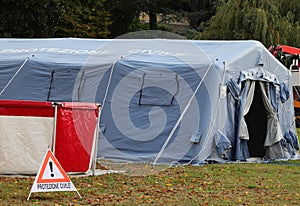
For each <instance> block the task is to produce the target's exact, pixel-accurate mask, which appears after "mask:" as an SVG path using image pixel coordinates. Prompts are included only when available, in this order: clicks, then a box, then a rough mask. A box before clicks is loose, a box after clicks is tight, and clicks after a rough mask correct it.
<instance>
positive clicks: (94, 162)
mask: <svg viewBox="0 0 300 206" xmlns="http://www.w3.org/2000/svg"><path fill="white" fill-rule="evenodd" d="M100 111H101V105H100V104H99V105H98V117H97V124H96V128H95V132H96V134H95V135H94V138H95V139H94V143H95V145H94V151H93V165H92V175H93V176H95V171H96V166H97V148H98V138H99V126H100Z"/></svg>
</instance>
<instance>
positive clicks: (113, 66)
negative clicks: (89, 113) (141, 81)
mask: <svg viewBox="0 0 300 206" xmlns="http://www.w3.org/2000/svg"><path fill="white" fill-rule="evenodd" d="M116 62H117V60H116V61H115V62H114V63H113V65H112V68H111V71H110V75H109V79H108V83H107V87H106V90H105V95H104V98H103V102H102V105H99V111H98V120H97V125H96V126H97V128H96V132H97V134H96V137H95V138H96V140H95V145H94V146H95V147H94V157H93V158H94V160H93V168H92V175H95V169H96V164H97V150H98V138H99V127H100V118H101V113H102V108H103V107H104V104H105V101H106V98H107V95H108V89H109V86H110V84H111V78H112V74H113V70H114V68H115V64H116Z"/></svg>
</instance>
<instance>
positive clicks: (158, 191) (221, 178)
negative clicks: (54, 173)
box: [0, 161, 300, 205]
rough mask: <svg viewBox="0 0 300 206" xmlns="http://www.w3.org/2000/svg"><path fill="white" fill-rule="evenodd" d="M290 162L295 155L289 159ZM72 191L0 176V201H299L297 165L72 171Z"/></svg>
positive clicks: (231, 202)
mask: <svg viewBox="0 0 300 206" xmlns="http://www.w3.org/2000/svg"><path fill="white" fill-rule="evenodd" d="M294 163H295V165H297V164H299V165H300V161H294ZM71 179H72V181H73V183H74V185H75V186H76V187H77V189H78V190H79V192H80V194H81V195H82V197H83V199H82V200H79V198H78V196H77V194H76V192H54V193H33V194H32V196H31V198H30V200H29V201H28V202H27V201H26V198H27V196H28V194H29V191H30V188H31V186H32V183H33V181H34V179H33V178H11V177H0V205H149V204H151V205H299V204H300V203H299V199H300V187H299V180H300V167H299V166H292V165H288V164H242V163H241V164H209V165H205V166H199V167H194V166H184V167H183V166H182V167H172V168H168V169H166V170H164V171H162V172H160V173H156V174H153V175H148V176H128V175H124V174H106V175H102V176H95V177H84V178H82V177H81V178H79V177H73V178H71Z"/></svg>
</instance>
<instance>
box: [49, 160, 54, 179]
mask: <svg viewBox="0 0 300 206" xmlns="http://www.w3.org/2000/svg"><path fill="white" fill-rule="evenodd" d="M49 166H50V171H51V177H54V173H53V166H52V162H51V161H50V162H49Z"/></svg>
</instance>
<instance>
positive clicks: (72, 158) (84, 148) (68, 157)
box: [55, 102, 98, 172]
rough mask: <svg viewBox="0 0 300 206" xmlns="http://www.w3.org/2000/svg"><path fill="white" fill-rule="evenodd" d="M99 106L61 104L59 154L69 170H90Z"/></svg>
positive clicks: (57, 155) (71, 103) (57, 154)
mask: <svg viewBox="0 0 300 206" xmlns="http://www.w3.org/2000/svg"><path fill="white" fill-rule="evenodd" d="M97 117H98V106H97V104H94V103H80V102H64V103H61V104H59V105H58V110H57V122H56V144H55V156H56V158H57V159H58V161H59V162H60V164H61V166H62V167H63V168H64V170H65V171H66V172H87V171H88V170H89V168H90V164H91V160H92V158H91V155H92V149H93V140H94V135H95V129H96V125H97Z"/></svg>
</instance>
